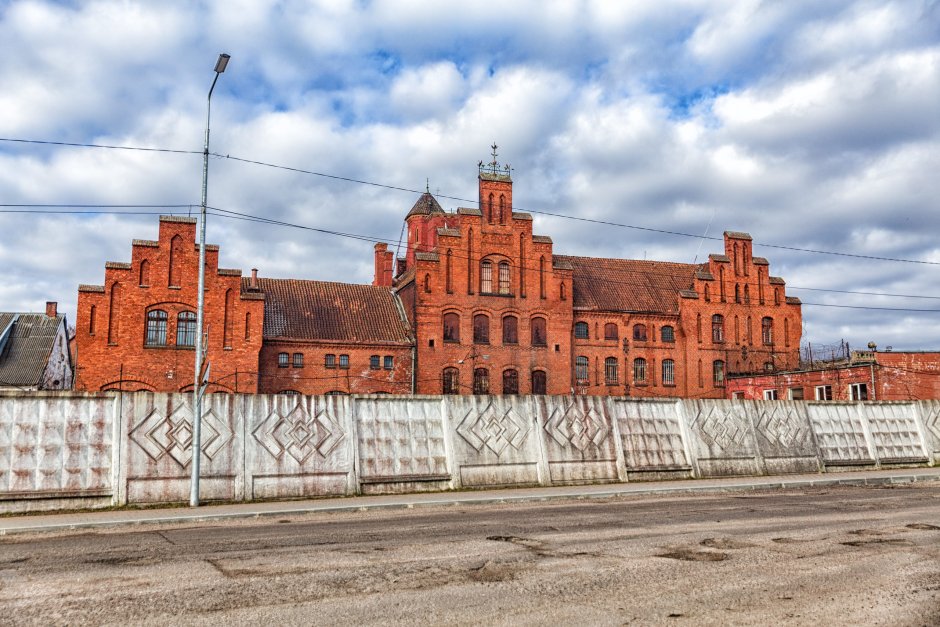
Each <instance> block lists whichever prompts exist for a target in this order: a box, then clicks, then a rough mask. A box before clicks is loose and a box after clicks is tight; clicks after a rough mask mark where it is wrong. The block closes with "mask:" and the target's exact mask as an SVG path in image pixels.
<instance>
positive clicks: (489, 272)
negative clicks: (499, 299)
mask: <svg viewBox="0 0 940 627" xmlns="http://www.w3.org/2000/svg"><path fill="white" fill-rule="evenodd" d="M492 293H493V262H492V261H490V260H489V259H484V260H483V261H481V262H480V294H492Z"/></svg>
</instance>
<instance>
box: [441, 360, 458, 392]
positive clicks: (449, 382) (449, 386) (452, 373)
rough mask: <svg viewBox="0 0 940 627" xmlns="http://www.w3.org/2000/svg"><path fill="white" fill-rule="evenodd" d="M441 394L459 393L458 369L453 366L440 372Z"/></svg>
mask: <svg viewBox="0 0 940 627" xmlns="http://www.w3.org/2000/svg"><path fill="white" fill-rule="evenodd" d="M441 394H443V395H445V396H453V395H456V394H460V370H459V369H457V368H454V367H453V366H451V367H448V368H444V370H443V371H442V372H441Z"/></svg>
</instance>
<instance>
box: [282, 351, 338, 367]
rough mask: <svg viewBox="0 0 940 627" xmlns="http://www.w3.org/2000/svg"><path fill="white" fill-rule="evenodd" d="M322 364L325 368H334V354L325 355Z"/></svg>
mask: <svg viewBox="0 0 940 627" xmlns="http://www.w3.org/2000/svg"><path fill="white" fill-rule="evenodd" d="M284 354H285V355H286V354H287V353H284ZM323 365H324V366H325V367H327V368H335V367H336V355H327V356H326V357H324V359H323Z"/></svg>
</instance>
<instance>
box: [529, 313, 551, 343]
mask: <svg viewBox="0 0 940 627" xmlns="http://www.w3.org/2000/svg"><path fill="white" fill-rule="evenodd" d="M532 346H548V336H547V335H546V333H545V318H541V317H536V318H532Z"/></svg>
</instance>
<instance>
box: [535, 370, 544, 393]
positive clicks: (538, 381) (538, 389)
mask: <svg viewBox="0 0 940 627" xmlns="http://www.w3.org/2000/svg"><path fill="white" fill-rule="evenodd" d="M547 387H548V381H547V377H546V376H545V371H544V370H533V371H532V393H533V394H545V390H546V388H547Z"/></svg>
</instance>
